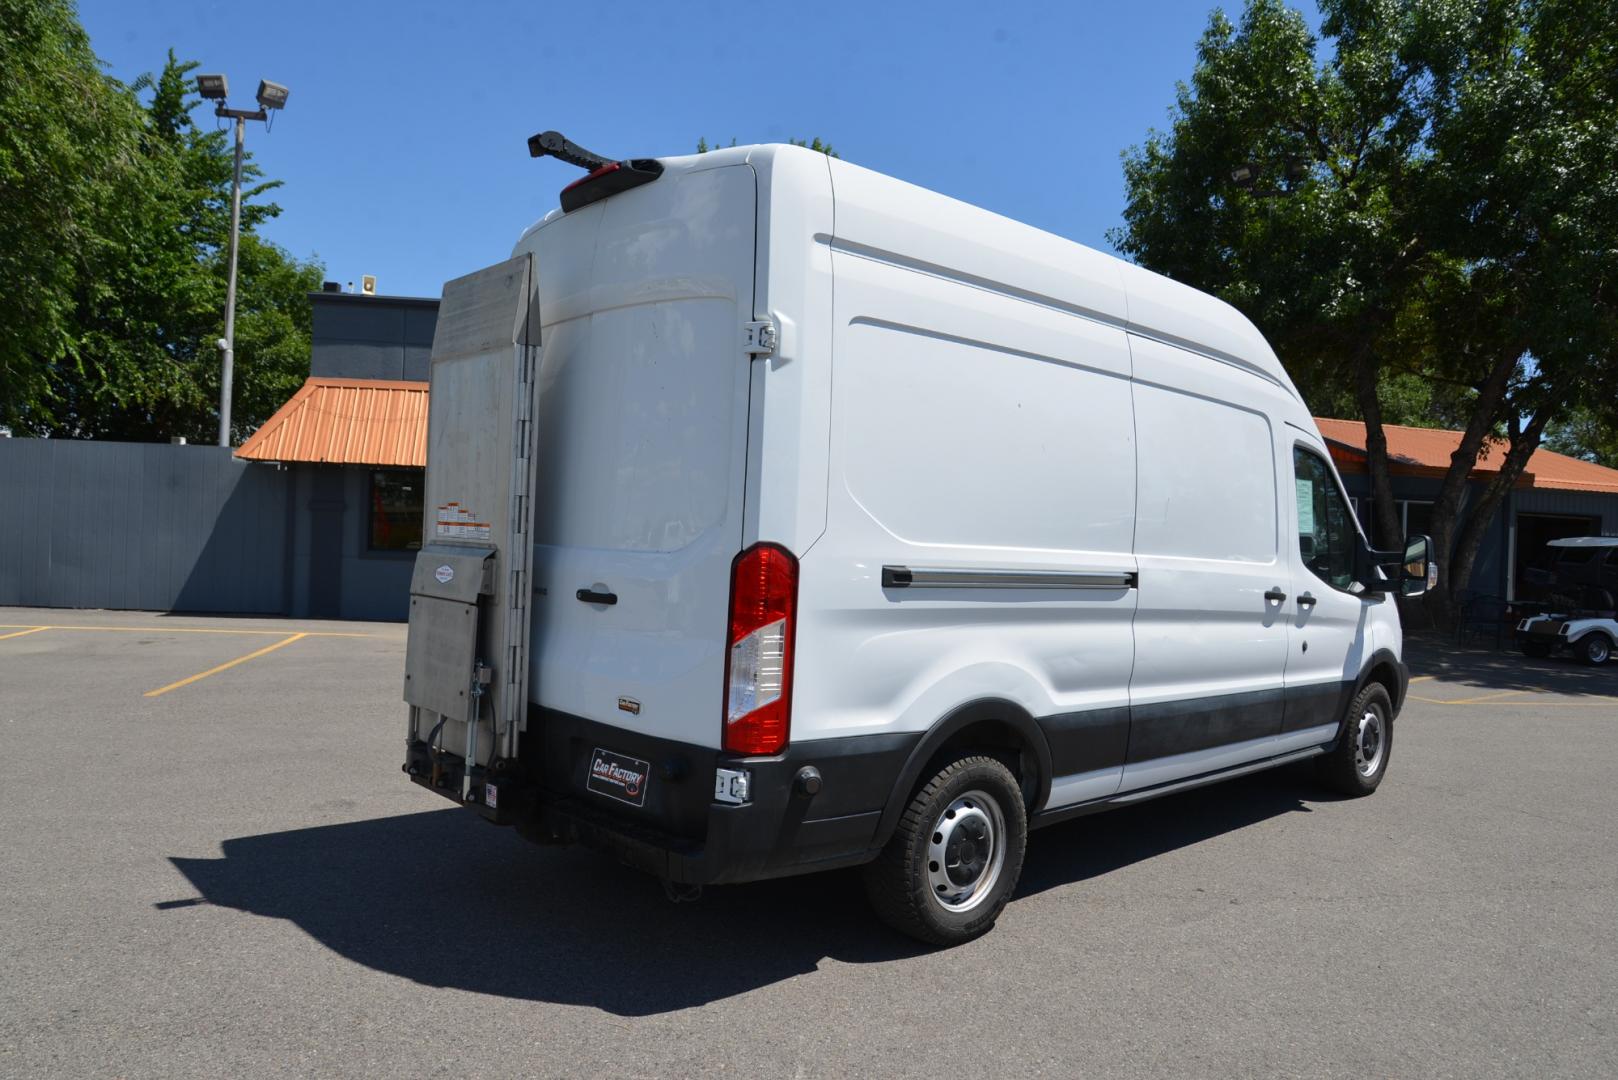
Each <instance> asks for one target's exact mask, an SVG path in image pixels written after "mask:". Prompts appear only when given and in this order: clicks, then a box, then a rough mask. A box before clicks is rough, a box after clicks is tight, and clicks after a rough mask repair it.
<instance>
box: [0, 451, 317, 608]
mask: <svg viewBox="0 0 1618 1080" xmlns="http://www.w3.org/2000/svg"><path fill="white" fill-rule="evenodd" d="M287 491H288V489H287V484H286V477H285V475H284V474H281V473H277V472H276V470H275V469H273V468H266V467H264V466H253V465H249V464H247V463H246V462H241V461H237V460H235V459H234V458H232V457H231V454H230V451H229V450H227V449H223V448H220V447H213V446H170V445H166V444H163V443H116V442H77V441H68V440H61V439H0V492H4V497H5V502H6V504H7V506H8V513H7V515H6V517H7V520H6V522H5V525H4V527H0V604H6V605H16V606H23V607H73V608H85V607H89V608H132V609H142V610H152V611H194V612H240V613H265V614H273V613H279V612H281V611H283V610H285V607H286V602H287V584H288V581H287V575H286V565H287V563H286V551H287V523H288V520H289V519H288V515H287Z"/></svg>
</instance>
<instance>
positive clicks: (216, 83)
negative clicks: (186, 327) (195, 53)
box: [197, 75, 287, 446]
mask: <svg viewBox="0 0 1618 1080" xmlns="http://www.w3.org/2000/svg"><path fill="white" fill-rule="evenodd" d="M197 93H199V94H201V95H202V96H203V97H205V98H207V99H208V100H209V101H213V102H217V104H216V105H215V106H214V115H215V116H222V117H225V118H226V119H228V120H234V121H236V171H235V174H234V176H233V178H232V180H231V184H230V283H229V284H228V285H227V286H226V287H225V336H224V337H222V338H220V339H219V352H220V360H219V445H220V446H229V445H230V391H231V380H232V377H233V375H234V369H235V364H236V246H237V242H238V236H239V235H240V232H241V226H242V144H243V142H244V141H245V140H246V137H247V121H249V120H263V121H264V122H265V123H266V124H268V123H269V119H270V110H271V109H284V108H286V103H287V88H286V87H284V86H282V85H281V84H280V83H272V82H270V81H268V80H266V79H260V80H259V82H258V108H257V109H232V108H229V107H227V106H226V105H225V98H226V96H227V95H228V94H229V93H230V85H229V83H228V82H226V80H225V77H224V76H223V75H198V76H197Z"/></svg>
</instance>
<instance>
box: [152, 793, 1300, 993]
mask: <svg viewBox="0 0 1618 1080" xmlns="http://www.w3.org/2000/svg"><path fill="white" fill-rule="evenodd" d="M1304 793H1305V789H1304V788H1301V787H1299V786H1297V785H1295V784H1293V783H1292V782H1291V781H1290V780H1288V779H1287V778H1286V774H1284V773H1283V774H1278V775H1276V776H1275V777H1273V778H1261V777H1255V778H1251V779H1247V780H1239V781H1235V782H1232V783H1229V784H1225V785H1220V786H1219V787H1217V788H1214V789H1207V790H1205V791H1199V792H1194V793H1191V794H1188V795H1184V796H1179V797H1171V798H1169V799H1165V800H1162V801H1160V802H1158V803H1155V804H1151V805H1148V806H1142V807H1137V808H1132V809H1128V810H1121V811H1114V812H1112V813H1109V814H1105V815H1101V816H1098V817H1091V818H1083V819H1080V820H1078V821H1076V822H1070V823H1065V824H1062V825H1057V826H1053V827H1051V828H1049V829H1042V830H1038V831H1036V832H1035V833H1034V834H1032V836H1031V838H1030V843H1029V849H1028V857H1027V861H1026V864H1025V867H1024V871H1023V879H1022V885H1021V887H1020V888H1019V890H1018V894H1019V895H1020V896H1026V895H1029V894H1031V893H1037V892H1042V891H1044V890H1046V889H1050V888H1053V887H1056V886H1060V885H1067V884H1073V883H1076V882H1081V881H1084V880H1086V879H1088V878H1093V877H1096V876H1099V875H1102V874H1106V873H1109V872H1111V871H1114V870H1117V869H1119V868H1121V867H1124V866H1128V865H1129V864H1131V863H1134V862H1138V861H1140V860H1142V859H1148V858H1151V857H1153V856H1155V855H1159V854H1161V853H1163V852H1166V851H1172V850H1174V849H1175V848H1179V847H1183V846H1185V845H1188V844H1194V843H1198V842H1200V841H1203V840H1207V839H1209V838H1211V837H1214V836H1218V835H1220V834H1221V833H1224V832H1228V831H1230V830H1233V829H1238V828H1241V827H1243V826H1245V825H1249V824H1252V823H1254V822H1256V821H1260V820H1263V819H1265V818H1269V817H1273V816H1275V815H1277V814H1282V813H1286V812H1289V811H1296V810H1301V809H1307V807H1305V806H1304V805H1303V802H1302V796H1303V794H1304ZM1311 794H1312V793H1311ZM222 849H223V857H221V858H217V859H185V858H175V859H172V860H171V861H172V862H173V863H174V865H175V867H176V868H177V869H179V870H180V872H181V873H183V874H184V875H185V876H186V877H187V878H188V879H189V880H190V881H191V883H192V885H194V886H195V887H196V889H197V891H198V892H199V893H200V894H201V897H202V899H203V900H205V901H206V902H208V903H212V904H216V905H219V906H222V907H229V908H235V909H238V910H240V911H244V912H249V913H251V914H254V915H261V916H265V917H267V918H276V919H287V920H289V921H291V922H292V923H294V924H296V925H297V926H298V927H299V928H300V929H302V930H303V931H304V932H306V933H308V934H309V935H310V936H311V937H313V938H314V939H315V940H316V941H318V942H320V943H321V944H322V945H325V946H326V947H328V948H330V949H331V950H333V951H334V952H336V953H338V954H339V955H341V956H344V957H346V958H348V959H349V960H352V961H354V962H356V963H359V964H364V965H365V966H367V967H370V968H373V969H376V970H378V971H384V972H388V973H390V974H394V975H398V976H401V977H403V978H407V979H411V980H413V981H415V982H418V983H422V984H424V985H428V986H447V987H455V988H457V989H462V990H470V991H474V992H477V993H484V994H496V995H500V996H502V997H510V998H518V999H525V1000H536V1001H550V1002H555V1003H558V1004H566V1005H588V1006H594V1007H596V1008H600V1009H603V1010H605V1011H607V1012H611V1013H616V1014H619V1015H626V1016H644V1015H650V1014H654V1013H661V1012H668V1011H673V1010H676V1009H684V1008H689V1007H691V1006H694V1005H702V1004H705V1003H707V1002H710V1001H715V1000H719V999H722V998H726V997H730V996H732V995H735V994H739V993H744V992H746V991H749V990H753V989H756V988H758V987H761V986H767V985H770V984H772V983H775V982H779V981H781V980H783V979H789V978H791V977H793V976H795V975H800V974H803V973H805V972H809V971H813V970H815V969H816V967H817V966H818V964H819V961H820V960H821V959H822V958H831V959H835V960H838V961H842V962H845V963H873V962H881V961H889V960H899V959H903V958H907V957H912V956H916V955H919V954H921V953H923V952H925V951H927V950H926V949H925V947H923V946H921V945H919V944H917V943H915V942H912V941H910V940H908V939H906V938H903V937H900V936H899V935H897V934H895V933H893V932H891V931H889V930H888V929H887V928H886V927H884V926H883V925H881V924H880V923H878V922H877V921H876V919H875V916H873V915H872V914H871V912H870V909H869V908H868V907H867V906H866V904H865V900H864V897H863V895H862V893H861V889H860V883H859V877H858V873H857V872H855V871H841V872H836V873H831V874H818V875H811V876H805V877H797V878H785V879H781V880H777V881H766V882H759V883H755V884H750V885H739V886H729V887H724V888H710V889H709V890H707V892H706V893H705V895H704V896H703V898H702V899H701V900H700V901H698V902H696V903H690V904H671V903H669V901H668V900H667V899H666V898H665V897H664V895H663V891H662V888H661V886H660V885H659V884H658V883H657V882H656V881H655V880H653V879H652V878H649V877H647V876H645V875H643V874H640V873H638V872H636V871H632V870H629V869H627V868H625V867H621V866H619V865H618V864H616V863H614V862H612V861H611V860H610V859H608V858H606V857H604V856H599V855H595V854H593V853H590V852H587V851H583V850H580V849H574V848H569V849H555V848H541V847H536V846H532V845H529V844H528V843H527V842H525V841H523V840H521V839H520V838H518V837H517V836H516V835H515V834H514V833H512V832H511V831H510V830H507V829H497V828H495V827H493V826H490V825H488V824H486V823H484V822H482V821H479V820H477V819H475V818H473V817H472V816H471V815H469V814H466V813H465V812H463V811H459V810H456V809H453V808H445V809H444V810H435V811H428V812H425V813H419V814H406V815H402V816H399V817H391V818H378V819H375V820H371V821H356V822H350V823H346V824H339V825H324V826H319V827H316V828H309V829H296V830H291V831H288V832H280V833H267V834H264V835H261V836H248V837H240V838H237V839H233V840H226V841H225V842H224V844H223V845H222ZM193 903H194V901H188V900H183V899H182V900H168V901H165V902H162V903H159V904H157V905H156V906H157V907H158V908H160V909H163V910H168V911H171V912H172V915H173V917H175V918H183V917H184V912H185V909H187V908H188V907H190V906H192V904H193ZM1016 917H1017V903H1016V901H1015V900H1013V902H1012V904H1011V906H1010V908H1009V909H1008V910H1007V913H1006V915H1005V916H1003V920H1004V919H1015V918H1016Z"/></svg>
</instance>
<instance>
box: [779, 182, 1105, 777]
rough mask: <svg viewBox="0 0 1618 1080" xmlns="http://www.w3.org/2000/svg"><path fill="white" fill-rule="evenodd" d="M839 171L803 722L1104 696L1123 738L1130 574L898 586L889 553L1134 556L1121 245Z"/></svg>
mask: <svg viewBox="0 0 1618 1080" xmlns="http://www.w3.org/2000/svg"><path fill="white" fill-rule="evenodd" d="M831 170H832V181H833V186H834V192H835V198H836V235H835V237H834V238H833V240H832V249H833V254H832V265H833V270H834V277H835V281H836V298H835V318H834V321H833V326H832V336H833V353H834V371H835V375H834V379H833V395H832V419H831V451H830V460H829V471H830V477H829V482H828V488H829V494H828V498H827V502H828V509H827V522H828V527H827V530H826V534H825V536H824V537H822V538H821V540H820V541H819V542H818V543H817V544H816V545H815V546H814V547H813V548H812V549H810V550H809V551H808V552H806V553H803V555H802V582H801V586H800V607H799V614H798V620H799V622H798V626H799V639H798V640H799V647H798V654H797V668H796V689H795V693H794V701H793V729H794V738H798V737H803V738H817V737H830V736H843V735H853V734H861V733H875V732H892V731H903V732H919V731H925V730H926V729H927V728H929V727H930V726H932V725H933V724H935V723H936V722H937V721H938V720H939V719H940V718H941V717H943V716H946V715H948V714H949V713H950V712H951V711H952V710H954V709H956V708H958V707H959V706H961V705H963V704H966V703H969V702H973V701H979V700H983V699H985V698H995V699H1000V700H1004V701H1008V702H1012V703H1015V704H1016V705H1018V706H1019V707H1021V708H1022V709H1024V710H1025V711H1026V712H1027V713H1028V714H1029V715H1031V716H1038V717H1054V716H1073V717H1076V718H1077V717H1080V716H1082V715H1083V714H1087V713H1093V714H1094V716H1096V717H1102V716H1105V717H1106V720H1107V722H1108V723H1109V724H1111V725H1112V726H1113V728H1114V729H1115V734H1116V735H1117V736H1118V737H1119V738H1121V737H1122V735H1123V723H1124V720H1123V714H1124V712H1125V711H1126V710H1127V700H1128V678H1129V669H1130V665H1131V658H1132V647H1131V643H1130V631H1129V625H1130V621H1131V620H1132V618H1133V615H1134V594H1133V590H1130V589H1127V588H1114V589H1086V590H1082V591H1075V590H1043V591H1042V590H1025V589H996V588H970V589H966V588H963V589H928V590H920V589H915V590H909V591H901V590H884V589H883V588H882V584H881V575H882V568H883V566H884V565H906V566H916V567H934V568H938V567H944V568H956V569H965V570H973V569H981V570H1019V569H1022V570H1036V571H1057V572H1066V571H1077V572H1084V571H1095V572H1100V571H1114V572H1119V573H1128V574H1132V573H1133V572H1134V569H1135V560H1134V557H1133V555H1132V553H1131V551H1130V542H1131V534H1132V526H1131V518H1132V517H1133V502H1134V471H1135V466H1134V445H1133V429H1132V424H1131V421H1130V415H1129V414H1130V405H1129V374H1130V358H1129V349H1128V343H1127V339H1126V334H1125V332H1124V330H1123V327H1122V323H1123V316H1124V306H1123V295H1122V292H1121V291H1120V290H1119V289H1118V288H1117V287H1116V285H1115V284H1113V282H1112V281H1111V280H1110V279H1111V278H1112V277H1113V276H1114V274H1113V273H1112V271H1111V268H1110V266H1109V263H1110V260H1107V259H1106V258H1105V257H1104V256H1100V255H1096V254H1095V253H1085V254H1087V255H1088V256H1090V257H1089V258H1084V259H1081V260H1080V265H1078V266H1073V265H1070V264H1067V263H1063V262H1062V261H1061V260H1060V259H1058V258H1056V257H1055V256H1056V255H1057V253H1058V252H1059V249H1061V248H1063V247H1064V246H1066V245H1065V244H1064V242H1062V241H1059V240H1057V239H1056V238H1055V237H1051V236H1049V235H1047V234H1043V233H1039V232H1037V231H1036V230H1032V229H1028V228H1027V227H1025V226H1017V225H1014V224H1013V223H1009V222H1006V221H1005V220H1004V219H1000V218H996V217H995V216H994V215H991V214H988V213H987V212H985V211H982V210H978V209H976V208H973V207H968V206H965V205H963V204H961V203H957V202H954V201H953V200H948V199H945V198H943V197H942V196H938V195H934V194H932V193H930V192H923V191H918V190H916V189H914V188H911V187H909V186H907V185H899V184H898V183H897V182H896V181H893V180H891V179H889V178H886V177H882V176H879V175H878V174H875V173H871V172H869V171H867V170H864V169H860V168H858V167H855V166H851V165H847V164H846V163H843V162H839V161H833V162H832V163H831ZM1029 251H1033V252H1040V251H1043V252H1046V253H1049V255H1050V256H1051V257H1050V258H1049V260H1048V261H1041V260H1039V259H1036V258H1031V257H1029V256H1028V254H1027V252H1029ZM951 260H952V261H951ZM986 420H987V421H988V424H987V426H986ZM1102 434H1104V435H1105V437H1098V436H1099V435H1102ZM1080 455H1082V456H1083V457H1084V458H1086V459H1088V460H1089V461H1090V462H1091V464H1092V465H1093V467H1092V468H1089V469H1082V470H1075V469H1073V468H1071V467H1069V465H1068V462H1070V461H1072V460H1074V459H1075V458H1076V457H1078V456H1080ZM963 500H964V502H963ZM962 505H965V506H968V507H970V510H969V512H967V513H960V512H959V508H960V507H961V506H962ZM1116 772H1117V770H1114V775H1113V782H1114V786H1115V782H1116ZM1105 787H1106V782H1105V781H1104V782H1103V783H1102V784H1101V785H1100V788H1098V790H1104V789H1105Z"/></svg>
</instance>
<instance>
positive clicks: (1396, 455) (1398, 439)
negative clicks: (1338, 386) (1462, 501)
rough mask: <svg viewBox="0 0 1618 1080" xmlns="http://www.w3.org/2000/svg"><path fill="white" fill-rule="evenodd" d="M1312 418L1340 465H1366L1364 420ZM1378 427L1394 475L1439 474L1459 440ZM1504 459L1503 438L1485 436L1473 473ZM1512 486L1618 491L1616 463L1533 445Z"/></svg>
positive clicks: (1430, 431)
mask: <svg viewBox="0 0 1618 1080" xmlns="http://www.w3.org/2000/svg"><path fill="white" fill-rule="evenodd" d="M1315 423H1316V424H1318V425H1320V433H1321V434H1322V435H1324V436H1325V437H1326V439H1327V441H1328V442H1329V443H1330V444H1331V450H1332V457H1333V458H1334V459H1335V460H1336V461H1337V467H1338V468H1339V469H1340V470H1342V471H1344V472H1364V471H1365V424H1364V423H1363V422H1361V421H1359V420H1333V419H1331V418H1329V417H1324V416H1317V417H1315ZM1382 430H1383V433H1384V434H1385V435H1386V436H1387V440H1388V469H1389V471H1390V472H1392V473H1394V474H1395V475H1403V476H1443V475H1444V473H1445V472H1447V471H1448V470H1449V462H1450V455H1451V454H1453V453H1455V451H1456V449H1457V448H1459V447H1460V445H1461V436H1462V434H1463V433H1462V432H1459V431H1449V430H1447V429H1445V428H1414V427H1403V426H1401V425H1398V424H1385V425H1383V428H1382ZM1505 459H1506V444H1505V442H1504V441H1500V440H1492V439H1491V440H1488V441H1486V442H1485V443H1484V444H1483V454H1482V456H1481V457H1479V458H1478V463H1477V464H1476V465H1474V466H1473V467H1472V475H1473V476H1487V475H1489V474H1491V473H1497V472H1499V471H1500V466H1501V465H1502V464H1504V462H1505ZM1517 486H1518V487H1526V488H1549V489H1553V490H1558V491H1594V492H1606V493H1613V494H1618V469H1609V468H1606V467H1605V466H1602V465H1597V464H1596V463H1595V462H1593V461H1580V460H1579V459H1578V458H1574V457H1568V456H1567V455H1566V454H1558V453H1555V452H1553V451H1550V450H1535V451H1534V453H1533V456H1532V457H1530V458H1529V459H1528V467H1527V468H1526V469H1525V470H1524V471H1523V474H1522V476H1521V477H1520V478H1519V479H1518V481H1517Z"/></svg>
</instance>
